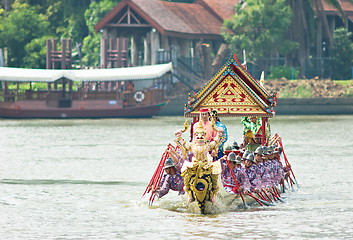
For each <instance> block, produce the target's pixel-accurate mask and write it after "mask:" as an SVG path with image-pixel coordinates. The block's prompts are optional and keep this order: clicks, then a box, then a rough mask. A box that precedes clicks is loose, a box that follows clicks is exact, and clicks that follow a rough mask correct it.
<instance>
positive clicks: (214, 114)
mask: <svg viewBox="0 0 353 240" xmlns="http://www.w3.org/2000/svg"><path fill="white" fill-rule="evenodd" d="M210 115H211V117H215V118H216V119H217V121H219V118H218V112H217V111H216V110H212V111H211V112H210Z"/></svg>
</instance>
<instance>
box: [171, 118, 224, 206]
mask: <svg viewBox="0 0 353 240" xmlns="http://www.w3.org/2000/svg"><path fill="white" fill-rule="evenodd" d="M213 129H214V130H215V131H218V132H217V133H218V134H217V135H216V137H215V138H214V140H213V141H210V142H208V141H207V139H206V130H205V128H204V126H203V123H202V121H199V122H197V123H195V125H194V140H193V141H192V142H186V141H185V140H184V139H183V138H182V137H181V135H182V133H183V132H185V131H186V127H185V125H184V130H179V131H177V132H176V133H175V136H176V137H177V139H176V140H175V142H176V144H177V145H178V146H179V148H180V149H181V151H182V152H183V154H186V153H187V152H188V151H190V152H192V153H193V157H192V161H191V162H187V161H185V162H184V165H183V167H182V170H181V171H182V174H181V176H182V177H184V185H185V191H186V192H187V194H188V198H189V201H190V202H192V201H195V200H197V201H198V203H199V206H200V209H201V212H202V211H203V210H204V209H203V208H204V204H205V201H212V202H214V201H215V197H216V194H217V191H218V189H219V186H218V175H219V174H220V173H221V166H220V163H219V161H216V162H213V161H212V160H211V159H212V158H210V157H209V153H210V152H212V151H213V150H217V148H218V147H219V145H220V144H221V142H222V141H223V138H222V134H223V131H222V130H221V129H219V130H217V129H215V126H214V125H213Z"/></svg>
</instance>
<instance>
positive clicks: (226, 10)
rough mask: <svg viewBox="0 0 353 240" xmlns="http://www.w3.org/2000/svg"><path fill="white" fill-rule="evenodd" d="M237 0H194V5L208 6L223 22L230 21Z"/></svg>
mask: <svg viewBox="0 0 353 240" xmlns="http://www.w3.org/2000/svg"><path fill="white" fill-rule="evenodd" d="M238 2H239V0H221V1H220V0H196V1H195V3H199V4H201V5H203V3H205V4H206V5H208V6H209V7H210V8H211V9H212V10H213V11H214V12H215V13H216V14H217V15H218V16H220V17H221V18H222V19H223V20H224V19H230V18H231V17H232V16H233V15H234V6H235V5H236V4H237V3H238Z"/></svg>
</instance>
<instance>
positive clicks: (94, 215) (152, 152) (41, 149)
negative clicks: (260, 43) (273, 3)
mask: <svg viewBox="0 0 353 240" xmlns="http://www.w3.org/2000/svg"><path fill="white" fill-rule="evenodd" d="M221 120H224V121H223V122H224V123H226V124H227V127H228V132H229V135H230V138H229V143H232V142H233V141H234V140H236V141H238V142H240V140H241V133H242V126H241V125H240V123H239V122H240V120H239V119H234V118H233V119H221ZM183 123H184V118H182V117H156V118H152V119H137V120H134V119H108V120H107V119H102V120H0V239H210V238H212V239H232V238H240V239H312V238H313V239H349V238H353V230H352V228H351V224H350V223H351V222H352V217H353V194H352V187H353V180H352V177H351V176H352V174H353V164H352V160H353V124H352V123H353V116H296V117H289V116H279V117H276V118H275V119H273V120H271V130H272V133H276V132H277V133H279V134H280V135H281V136H282V137H283V143H284V147H285V152H286V155H287V157H288V159H289V161H290V163H291V164H292V166H293V170H294V173H295V175H296V178H297V179H298V181H299V184H300V186H301V190H300V191H296V192H289V193H287V194H285V195H284V196H283V197H284V198H285V199H286V201H287V203H285V204H276V206H274V207H262V208H257V207H255V208H252V209H251V210H248V211H246V212H244V211H240V212H239V211H238V212H228V213H222V214H217V215H208V216H202V215H195V214H190V213H187V212H186V211H185V208H184V205H183V204H182V203H181V202H180V199H179V197H178V196H177V195H176V194H174V193H171V194H168V195H167V196H166V197H165V198H162V199H159V200H157V201H156V202H155V205H154V206H153V207H149V206H148V205H147V204H146V202H145V201H140V197H141V195H142V193H143V191H144V189H145V186H146V185H147V183H148V182H149V180H150V178H151V176H152V174H153V171H154V169H155V167H156V165H157V163H158V161H159V159H160V156H161V154H162V152H163V150H164V148H165V147H166V145H167V144H168V143H169V142H172V141H173V137H174V131H175V130H177V129H179V128H182V126H183ZM185 135H186V133H185ZM185 137H186V136H185Z"/></svg>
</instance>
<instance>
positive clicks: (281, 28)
mask: <svg viewBox="0 0 353 240" xmlns="http://www.w3.org/2000/svg"><path fill="white" fill-rule="evenodd" d="M235 12H236V14H235V15H233V17H232V19H230V20H225V21H224V26H223V29H222V35H223V37H224V39H225V41H226V42H227V43H229V44H231V45H232V46H233V48H234V49H245V50H246V52H247V54H248V55H249V60H252V61H256V60H258V59H261V58H268V57H270V56H271V54H272V53H279V54H285V53H288V52H289V51H291V50H292V49H294V48H295V47H297V46H298V44H297V43H295V42H292V41H288V40H286V34H287V31H288V29H289V27H290V24H291V18H292V11H291V8H290V7H289V6H288V5H287V4H286V1H285V0H247V1H240V3H239V4H237V5H236V6H235ZM229 30H231V31H232V32H233V33H234V34H232V33H229ZM257 63H258V64H259V65H262V66H261V67H262V68H263V69H264V70H266V68H267V62H265V63H262V64H261V63H259V62H257Z"/></svg>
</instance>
